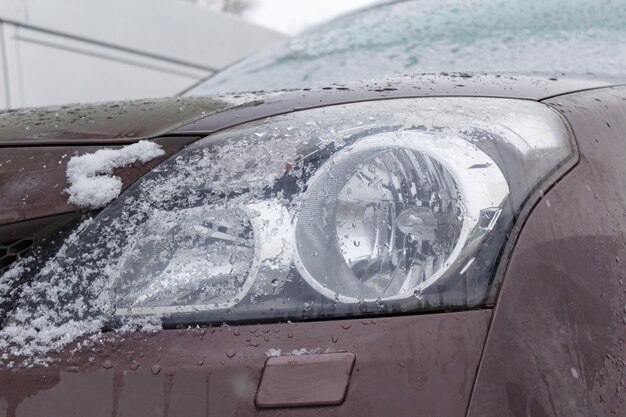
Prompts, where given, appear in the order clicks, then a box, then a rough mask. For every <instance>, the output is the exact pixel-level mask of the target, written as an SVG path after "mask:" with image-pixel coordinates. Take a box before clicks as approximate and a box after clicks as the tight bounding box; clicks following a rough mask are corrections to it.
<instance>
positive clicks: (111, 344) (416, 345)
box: [0, 2, 626, 417]
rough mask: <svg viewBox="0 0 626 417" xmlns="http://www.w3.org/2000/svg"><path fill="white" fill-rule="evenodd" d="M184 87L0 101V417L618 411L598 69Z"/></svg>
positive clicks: (611, 115)
mask: <svg viewBox="0 0 626 417" xmlns="http://www.w3.org/2000/svg"><path fill="white" fill-rule="evenodd" d="M406 3H410V2H406ZM226 75H227V74H226ZM209 82H211V81H210V80H209ZM185 100H192V101H189V102H186V101H185ZM193 100H194V99H193V98H183V99H170V100H165V101H163V102H154V103H153V102H149V101H147V102H145V103H142V106H145V107H146V108H147V110H146V111H142V114H146V116H145V117H143V118H138V117H136V116H135V117H131V118H130V119H128V118H127V113H126V112H125V111H123V110H120V109H119V108H118V107H111V106H110V105H103V106H101V107H97V106H96V108H94V107H90V106H86V107H85V108H77V109H70V111H71V112H69V114H68V115H65V116H64V117H59V115H58V113H59V109H49V110H42V111H39V112H38V113H32V112H31V113H29V112H25V113H23V114H17V115H15V114H5V115H4V116H3V118H4V123H3V124H6V125H7V126H8V127H9V129H7V130H5V132H6V134H4V135H2V139H1V141H0V147H1V150H2V153H1V154H0V155H1V156H0V194H1V195H2V196H3V199H2V204H3V207H2V210H1V215H0V235H1V236H3V238H2V239H1V240H2V243H3V245H4V247H5V248H6V249H3V250H4V252H3V257H0V261H3V262H5V263H4V264H2V267H3V268H4V271H5V275H3V278H2V279H3V281H0V284H3V286H0V290H1V291H3V292H2V295H3V304H2V305H1V306H0V311H1V313H2V317H3V324H2V326H3V328H2V330H1V332H2V339H1V343H2V344H0V353H1V360H2V369H0V410H2V411H3V412H4V413H5V415H7V416H13V415H17V416H36V415H50V416H53V415H59V416H67V415H107V416H109V415H118V416H122V415H133V416H140V415H170V416H173V415H185V416H194V415H199V416H200V415H220V416H222V415H242V416H243V415H309V414H310V415H320V414H322V415H350V416H352V415H355V414H358V415H364V416H367V415H372V416H374V415H397V416H402V415H415V414H416V413H418V414H420V415H444V416H457V415H458V416H462V415H468V416H491V415H493V416H503V415H510V416H515V417H518V416H528V415H530V416H556V415H571V416H576V415H581V416H586V415H621V414H623V413H624V412H625V410H626V409H625V408H624V407H626V405H625V404H624V402H625V401H626V394H625V388H624V374H625V372H626V371H625V361H626V353H625V351H624V338H625V329H626V327H625V326H626V321H625V320H626V316H625V310H624V309H625V308H626V305H625V304H624V303H625V302H624V299H625V297H626V283H625V278H624V275H623V271H622V269H623V266H622V263H623V262H624V260H626V247H625V246H626V244H625V243H624V242H626V240H625V239H624V234H625V232H626V228H625V225H624V218H625V217H626V209H625V208H624V201H626V198H625V197H626V196H625V193H626V191H625V190H624V189H623V188H624V187H623V186H622V184H623V181H622V179H621V178H622V177H623V174H626V173H624V172H623V171H624V169H625V168H624V166H625V165H624V164H623V161H624V160H625V158H626V148H625V147H624V144H623V140H622V139H623V134H624V132H626V117H625V116H626V87H624V86H623V82H621V81H620V80H619V78H615V77H594V76H590V75H584V76H562V75H560V74H559V75H549V76H540V75H532V74H530V75H507V74H470V73H453V74H437V75H428V74H425V75H416V76H406V77H395V78H386V79H380V80H378V81H371V82H368V81H366V82H360V83H345V84H339V83H337V84H334V85H332V84H329V85H325V86H323V87H317V88H313V87H312V88H307V89H300V90H293V91H285V92H281V93H265V92H263V93H257V94H252V95H247V94H241V95H239V97H237V96H236V95H222V96H219V95H216V96H214V98H212V99H204V98H200V99H195V100H199V101H193ZM203 100H204V101H203ZM114 106H115V105H114ZM118 106H119V105H118ZM136 106H137V103H123V104H121V107H127V108H136ZM155 108H158V109H160V110H161V111H159V112H157V111H155V110H154V109H155ZM151 110H152V111H153V112H154V120H155V126H156V124H157V122H159V124H158V127H155V128H154V129H152V130H149V129H148V130H147V129H146V128H145V126H148V127H150V126H151V120H152V119H151V116H150V114H151ZM72 112H78V114H79V115H82V116H85V118H81V117H80V116H79V117H78V119H75V118H74V116H73V115H74V113H72ZM103 116H104V117H107V116H110V117H111V119H107V120H108V122H104V123H103V125H102V126H100V127H99V128H98V129H97V130H95V131H94V130H92V132H93V134H91V135H89V134H86V133H85V132H89V131H88V130H87V131H86V130H85V129H84V127H85V126H89V125H90V124H89V123H86V124H85V122H84V120H85V119H87V121H89V120H90V118H93V120H98V121H101V120H104V119H103ZM29 117H32V120H33V122H34V123H35V122H37V121H39V120H43V121H46V120H52V122H50V123H53V124H56V125H59V124H60V125H61V128H58V127H57V128H56V130H54V132H56V133H55V134H46V132H47V131H48V129H46V128H45V127H43V128H39V131H40V132H42V134H32V131H31V130H30V129H24V130H23V132H24V134H22V135H20V134H19V133H16V131H17V132H19V130H20V129H16V128H15V126H21V125H20V124H19V123H22V124H23V125H25V126H30V124H29V122H28V121H26V122H24V120H25V119H26V120H27V119H28V118H29ZM118 117H122V118H124V117H126V118H127V119H126V120H130V124H128V125H124V129H119V126H120V125H122V124H121V123H119V122H118ZM55 118H58V119H56V120H55ZM182 119H184V123H182V122H180V121H181V120H182ZM76 120H79V121H80V120H82V122H80V123H78V124H77V123H75V121H76ZM163 120H166V121H168V123H171V124H168V123H163ZM169 121H171V122H169ZM134 123H136V124H135V125H134ZM76 126H78V127H76ZM11 127H13V128H12V129H11ZM109 129H110V132H111V134H110V135H108V136H107V135H106V133H103V132H107V131H108V130H109ZM59 132H65V133H59ZM118 132H122V133H118ZM138 144H142V145H140V146H139V147H138V146H137V145H138ZM141 146H142V147H143V148H141ZM105 148H106V149H111V150H112V151H106V152H100V153H98V152H99V151H102V150H104V149H105ZM142 152H143V153H142ZM146 152H147V153H146ZM146 155H147V156H146ZM81 157H82V159H80V158H81ZM144 157H145V158H144ZM74 158H79V159H74ZM142 158H143V159H142ZM70 161H73V162H70ZM91 164H96V165H97V164H101V166H96V167H95V168H94V167H93V166H92V165H91ZM102 164H104V165H102ZM72 167H74V168H75V169H77V170H78V173H79V174H81V175H82V174H84V175H83V176H80V175H79V176H78V180H80V181H83V180H84V181H87V182H86V184H87V185H88V186H86V187H80V186H78V187H76V193H77V194H78V197H85V198H86V199H87V200H80V199H78V200H74V201H87V202H88V203H89V202H93V203H94V205H89V204H87V205H83V206H82V207H81V206H77V205H76V204H72V203H71V202H70V200H69V198H72V197H75V195H74V194H71V193H72V192H73V191H72V188H71V187H72V186H73V185H76V184H78V182H75V181H74V179H73V178H74V176H72V175H69V172H70V171H71V169H72ZM408 167H413V168H412V169H413V170H414V171H415V172H420V174H419V175H411V172H413V171H411V169H409V168H408ZM92 168H93V169H92ZM81 169H82V170H83V171H81ZM103 176H104V177H107V178H105V179H104V180H103V179H102V178H99V177H103ZM116 177H119V179H117V180H116ZM109 178H110V180H109ZM78 180H77V181H78ZM93 181H102V182H96V183H94V182H93ZM90 184H99V185H100V188H98V187H95V189H96V191H103V190H105V191H106V190H108V189H107V187H110V186H111V185H113V186H119V187H120V188H119V189H118V190H117V192H118V193H120V192H121V194H120V195H119V197H117V196H114V197H113V199H112V200H106V199H102V198H103V197H102V195H100V194H101V193H98V192H94V187H92V186H91V185H90ZM78 185H80V184H78ZM90 187H91V188H90ZM67 190H70V191H67ZM68 194H69V196H68ZM5 196H6V197H5ZM107 196H108V194H107V195H106V196H105V197H107ZM351 196H352V197H351ZM355 196H356V197H355ZM96 197H97V198H96ZM107 198H108V197H107ZM95 202H98V204H100V203H102V204H100V205H95ZM103 206H104V208H103V209H100V207H103ZM378 213H382V214H378ZM390 213H391V214H390ZM357 214H358V215H357ZM372 231H375V233H374V232H372ZM387 231H389V233H387ZM391 232H393V233H391ZM4 236H7V237H4ZM20 242H26V243H22V244H20ZM378 242H381V243H378ZM30 245H32V246H33V248H34V249H33V251H32V252H27V250H28V246H30ZM366 247H368V248H369V247H371V248H381V249H375V250H374V249H373V250H371V251H369V252H367V253H366V254H365V255H366V257H365V259H367V260H368V261H367V263H364V262H363V261H362V259H364V258H363V257H364V256H365V255H364V252H363V251H364V248H366ZM385 251H389V253H391V254H390V255H389V256H387V257H385V256H383V254H384V253H387V252H385ZM441 258H443V260H441ZM355 259H357V261H355ZM225 260H226V261H225ZM418 260H419V262H418ZM176 268H178V269H176ZM172 270H174V272H172ZM177 271H178V273H177ZM251 271H254V272H253V273H252V272H251ZM7 277H8V278H7ZM181 277H182V278H184V279H181ZM207 277H208V278H207ZM355 278H356V281H355ZM215 288H218V290H215Z"/></svg>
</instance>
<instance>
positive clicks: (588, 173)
mask: <svg viewBox="0 0 626 417" xmlns="http://www.w3.org/2000/svg"><path fill="white" fill-rule="evenodd" d="M453 78H454V79H456V80H458V81H459V82H458V84H459V85H460V84H461V83H464V85H463V86H456V85H454V84H451V79H453ZM495 78H500V77H496V76H478V77H470V76H467V77H466V76H457V77H448V76H444V77H437V76H431V77H430V80H431V82H430V83H426V82H425V80H426V79H428V77H426V78H424V77H417V78H413V80H414V82H415V87H414V88H413V89H412V90H411V91H408V92H407V91H403V87H402V86H401V85H400V84H396V85H393V84H390V85H387V84H385V87H381V88H371V89H370V90H368V91H365V90H360V91H359V92H353V91H352V90H344V89H343V88H344V87H333V88H332V89H330V90H320V91H317V92H307V91H303V92H298V93H296V92H290V93H287V94H286V97H287V99H286V100H285V101H284V102H282V100H281V96H276V97H270V98H264V99H263V100H264V101H259V102H255V103H253V104H251V105H243V106H240V107H236V108H233V109H231V110H228V111H224V112H222V113H216V114H214V115H212V116H209V117H207V118H205V119H203V120H200V121H198V122H196V123H194V124H191V125H189V126H187V127H184V128H181V129H178V130H177V131H176V132H172V133H171V134H172V135H191V136H195V135H203V134H208V133H210V132H214V131H218V130H222V129H223V128H226V127H228V126H232V125H236V124H240V123H243V122H246V121H249V120H255V119H258V118H262V117H266V116H268V115H272V114H280V113H285V112H289V111H293V110H297V109H300V108H305V107H316V106H320V105H330V104H333V103H339V102H345V101H364V100H378V99H389V98H394V97H409V96H410V97H413V96H419V95H421V96H426V95H429V94H430V95H472V96H481V95H486V96H496V97H517V98H523V99H534V100H539V99H543V98H549V97H551V96H554V95H558V94H563V93H566V92H567V89H558V88H556V89H550V86H551V85H552V84H551V83H555V84H554V85H557V84H559V83H560V82H565V81H561V80H557V81H554V80H549V79H539V80H533V79H531V78H527V77H520V78H515V77H511V78H510V79H509V81H507V83H506V84H505V85H499V84H498V83H497V82H496V81H495ZM438 79H439V81H437V80H438ZM417 80H421V81H417ZM493 83H495V84H493ZM383 84H384V83H383ZM433 85H434V86H433ZM437 85H440V86H443V87H437ZM525 85H526V87H525ZM606 85H610V83H607V84H602V85H597V84H596V85H593V84H584V83H583V84H576V87H574V86H573V85H570V86H572V91H573V90H585V89H588V88H593V87H598V86H600V87H606ZM537 86H539V87H537ZM385 88H386V89H385ZM396 88H397V89H396ZM377 90H378V91H377ZM420 90H421V92H420ZM529 91H530V92H534V93H529ZM624 91H625V89H623V88H622V89H608V88H607V89H600V90H593V91H590V92H586V93H580V94H578V95H576V94H574V95H571V96H567V97H558V98H555V99H552V100H548V103H549V104H551V105H554V106H556V107H557V108H559V109H560V110H561V111H562V112H563V114H564V115H565V117H566V118H568V119H569V120H570V122H571V124H572V126H573V128H574V133H575V135H576V137H577V140H578V141H579V143H580V150H581V161H580V163H579V165H578V166H576V167H575V168H574V169H573V170H572V171H571V172H570V173H569V174H567V176H566V177H565V178H564V179H562V180H561V181H560V182H559V183H558V184H557V185H556V186H555V187H554V189H553V190H551V191H549V192H547V194H546V196H545V198H544V199H543V200H542V201H541V202H540V203H539V204H538V206H537V207H536V208H535V210H534V211H533V212H532V213H531V214H530V216H529V217H528V219H527V221H526V224H525V226H524V228H523V229H522V233H521V235H520V237H519V240H518V242H517V244H516V247H515V249H514V251H513V253H512V255H511V260H510V264H509V267H508V269H507V272H506V275H505V277H504V283H505V284H504V287H503V289H502V291H501V294H500V297H499V300H498V304H497V307H496V310H495V313H494V318H493V321H492V323H491V328H490V330H489V336H488V337H486V334H487V327H488V326H489V323H490V319H491V312H490V310H479V311H468V312H456V313H442V314H432V315H414V316H405V317H387V318H377V319H376V320H373V321H372V320H370V319H362V320H343V321H342V320H332V321H323V322H310V323H309V322H303V323H295V324H289V323H287V324H266V325H258V326H236V327H222V328H214V329H197V330H194V329H191V330H164V331H161V332H159V333H158V334H156V335H152V336H146V335H144V334H135V335H131V336H129V337H126V338H125V339H122V336H110V337H111V338H112V339H111V340H110V341H109V342H107V343H106V344H105V345H104V346H102V347H101V348H98V349H97V350H96V351H90V350H84V351H82V352H80V353H78V354H76V355H68V354H66V353H61V354H59V355H58V357H59V362H58V363H56V364H53V365H52V366H51V367H49V368H43V367H35V368H32V369H21V370H18V371H14V370H10V369H2V370H0V410H2V409H3V408H2V407H3V406H4V407H5V409H6V412H5V413H6V415H7V416H13V415H17V416H20V415H22V416H34V415H49V416H54V415H63V416H66V415H90V416H98V415H106V416H123V415H132V416H143V415H146V416H155V415H164V416H165V415H168V416H177V415H184V416H193V415H215V416H229V415H240V416H247V415H286V416H289V415H298V416H301V415H305V416H306V415H312V416H313V415H315V416H317V415H320V414H321V415H336V416H344V415H345V416H354V415H360V416H370V415H371V416H380V415H389V416H403V415H407V416H408V415H410V416H414V415H423V416H431V415H432V416H446V417H455V416H464V415H466V412H467V407H468V404H469V402H470V393H471V390H472V387H473V397H472V400H471V408H470V410H469V417H474V416H476V417H478V416H489V415H498V416H513V417H518V416H556V415H594V414H593V412H596V414H598V415H620V414H619V413H620V412H621V413H622V415H623V407H624V405H623V404H624V401H625V394H624V389H623V384H624V347H623V343H624V323H623V320H624V310H623V308H624V305H623V297H624V288H623V282H624V280H623V278H622V277H623V273H622V271H621V268H620V267H621V264H620V263H619V262H618V260H623V261H626V254H625V253H624V250H625V249H624V232H623V230H624V229H623V227H622V226H620V225H621V224H622V223H621V222H622V220H623V216H624V212H625V210H624V206H623V205H620V203H622V204H623V201H624V198H623V197H624V193H626V191H623V192H622V190H621V189H618V190H615V189H614V188H615V187H621V182H620V180H619V179H617V180H616V179H615V173H620V172H622V171H624V170H625V169H626V164H623V163H622V165H620V166H619V168H618V167H617V164H618V163H620V161H624V160H626V144H625V143H623V141H622V143H620V142H619V141H618V139H621V138H623V136H624V135H623V134H622V135H620V132H626V125H625V123H626V122H625V120H626V117H624V115H625V114H626V101H624V96H625V93H624ZM429 92H430V93H429ZM507 92H508V94H507ZM603 94H605V95H607V96H606V97H605V99H606V102H603V101H596V100H595V99H596V98H600V99H601V100H602V97H603V96H602V95H603ZM296 96H302V98H301V99H300V98H297V97H296ZM579 97H580V98H579ZM610 97H611V98H610ZM577 100H580V101H577ZM281 103H282V105H284V107H283V108H282V109H281ZM558 103H561V105H560V106H559V105H558ZM267 106H269V107H267ZM606 106H608V107H606ZM602 123H604V127H603V126H602ZM609 126H610V127H609ZM595 138H597V139H598V141H599V142H600V143H595V140H596V139H595ZM603 143H608V144H609V145H602V144H603ZM603 146H605V147H604V148H603ZM607 161H610V163H609V162H607ZM585 181H590V182H589V183H588V184H587V183H586V182H585ZM585 185H589V188H591V191H588V190H587V188H586V187H585ZM592 185H593V186H596V188H592ZM594 190H595V191H597V196H601V197H605V196H607V197H610V198H611V199H612V200H611V201H610V204H607V203H605V202H603V201H595V200H594V198H596V197H594ZM620 197H621V199H620ZM570 201H573V202H574V204H568V202H570ZM546 202H550V207H548V205H547V203H546ZM557 210H560V211H558V212H557ZM623 261H622V262H623ZM536 277H542V278H544V277H545V278H544V279H543V280H542V281H540V282H539V284H540V285H537V281H536V279H537V278H536ZM550 277H554V279H553V280H550V279H548V278H550ZM533 278H534V280H533V281H531V280H532V279H533ZM592 279H596V280H599V281H600V282H601V283H600V284H596V283H595V282H594V281H592ZM620 280H621V281H620ZM594 284H596V285H594ZM583 295H584V296H583ZM585 296H586V297H585ZM534 300H536V301H535V302H534ZM598 303H599V304H598ZM620 303H622V304H620ZM590 338H591V339H590ZM485 340H487V343H486V345H485ZM483 346H484V351H483ZM598 346H600V348H598ZM301 348H306V349H308V350H309V351H310V350H314V349H318V348H319V349H320V352H324V351H325V350H326V349H331V350H333V351H340V352H341V351H344V352H351V353H354V355H355V365H354V366H355V367H354V370H353V373H352V377H351V380H350V382H349V386H348V392H347V396H346V399H345V402H344V403H343V404H341V405H338V406H325V407H305V408H294V409H284V408H277V409H260V408H258V407H255V404H254V400H255V395H256V390H257V387H258V384H259V380H260V377H261V373H262V369H263V366H264V363H265V360H266V352H267V351H268V350H269V349H281V351H282V352H283V354H285V353H286V352H292V351H294V350H296V351H297V350H298V349H301ZM542 349H543V350H542ZM481 353H482V356H481ZM479 358H482V359H481V365H480V371H479V373H478V377H477V378H476V367H477V366H478V361H479ZM572 364H576V365H578V367H575V369H576V370H577V372H578V375H579V379H576V380H573V379H572V378H573V373H572V370H571V369H570V368H568V366H569V365H572ZM567 372H569V375H570V377H569V378H568V377H567V375H568V374H567ZM564 383H567V384H569V385H568V386H562V385H561V384H564ZM294 389H297V387H294ZM559 389H561V390H562V392H561V393H559V394H557V390H559ZM585 389H589V390H590V391H589V392H588V393H587V394H586V393H585V392H584V390H585ZM570 394H572V395H575V396H576V397H575V398H573V399H572V398H571V397H568V395H570ZM603 401H604V402H603ZM572 404H575V405H576V406H579V407H581V408H580V409H578V410H575V409H574V408H575V407H574V406H573V405H572ZM585 407H587V408H585ZM620 407H621V408H620ZM572 410H574V412H573V413H572V414H567V413H570V412H571V411H572ZM611 412H615V413H617V414H610V413H611Z"/></svg>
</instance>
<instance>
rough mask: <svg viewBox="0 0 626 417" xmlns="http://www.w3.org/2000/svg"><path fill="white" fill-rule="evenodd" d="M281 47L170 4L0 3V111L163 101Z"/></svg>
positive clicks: (217, 16) (112, 0)
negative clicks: (231, 66)
mask: <svg viewBox="0 0 626 417" xmlns="http://www.w3.org/2000/svg"><path fill="white" fill-rule="evenodd" d="M283 38H284V36H283V35H281V34H278V33H277V32H273V31H271V30H268V29H264V28H261V27H258V26H255V25H253V24H250V23H247V22H245V21H243V20H241V19H239V18H238V17H235V16H231V15H227V14H223V13H218V12H213V11H209V10H204V9H201V8H198V7H196V6H194V5H192V4H188V3H184V2H176V1H171V0H2V1H0V106H2V107H3V108H6V107H11V108H15V107H24V106H41V105H50V104H63V103H68V102H77V101H103V100H117V99H125V98H143V97H158V96H167V95H172V94H175V93H177V92H179V91H181V90H183V89H184V88H186V87H187V86H189V85H191V84H193V83H195V82H197V81H199V80H200V79H202V78H204V77H206V76H207V75H210V74H211V73H213V72H214V71H216V70H219V69H222V68H224V67H226V66H227V65H229V64H230V63H232V62H234V61H237V60H239V59H241V58H243V57H244V56H246V55H248V54H250V53H252V52H255V51H256V50H258V49H261V48H263V47H265V46H267V45H270V44H272V43H275V42H277V41H280V40H282V39H283Z"/></svg>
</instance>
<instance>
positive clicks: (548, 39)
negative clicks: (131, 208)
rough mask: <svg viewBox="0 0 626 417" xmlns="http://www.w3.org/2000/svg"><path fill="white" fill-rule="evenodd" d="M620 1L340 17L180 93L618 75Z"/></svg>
mask: <svg viewBox="0 0 626 417" xmlns="http://www.w3.org/2000/svg"><path fill="white" fill-rule="evenodd" d="M625 22H626V0H594V1H588V0H552V1H545V0H482V1H480V0H479V1H466V0H463V1H461V0H424V1H400V2H392V3H389V4H383V5H378V6H375V7H372V8H370V9H365V10H362V11H359V12H356V13H353V14H349V15H346V16H343V17H341V18H339V19H336V20H334V21H331V22H329V23H327V24H325V25H323V26H320V27H317V28H315V29H313V30H311V31H308V32H306V33H304V34H302V35H300V36H298V37H295V38H293V39H291V40H289V41H288V42H286V43H285V44H283V45H281V46H279V47H275V48H272V49H270V50H266V51H262V52H260V53H258V54H255V55H253V56H251V57H249V58H247V59H245V60H243V61H241V62H239V63H238V64H236V65H234V66H232V67H230V68H228V69H227V70H225V71H222V72H221V73H218V74H217V75H215V76H213V77H212V78H210V79H208V80H206V81H204V82H203V83H201V84H199V85H198V86H196V87H195V88H193V89H192V90H190V91H189V92H188V94H194V95H195V94H211V93H228V92H244V91H259V90H280V89H290V88H306V87H320V86H323V85H325V84H329V83H344V82H350V81H357V80H366V79H375V78H382V77H385V76H390V75H403V74H411V73H421V72H441V71H451V72H452V71H469V72H483V71H484V72H542V73H550V74H560V73H569V74H585V73H596V74H606V75H618V74H624V73H626V70H625V66H626V65H625V64H626V25H625V24H624V23H625Z"/></svg>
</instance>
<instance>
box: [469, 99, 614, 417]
mask: <svg viewBox="0 0 626 417" xmlns="http://www.w3.org/2000/svg"><path fill="white" fill-rule="evenodd" d="M547 104H549V105H551V106H553V107H555V108H556V109H557V110H559V111H560V112H561V113H562V114H563V115H564V116H565V117H566V118H567V119H568V120H569V122H570V124H571V126H572V128H573V130H574V134H575V136H576V139H577V142H578V146H579V149H580V155H581V158H580V162H579V163H578V165H577V166H576V168H575V169H573V170H572V171H571V172H570V173H569V174H568V175H566V176H565V177H564V178H563V179H562V180H561V181H559V183H558V184H557V185H556V186H554V188H553V189H552V190H551V191H550V192H549V193H547V194H546V195H545V197H544V199H543V200H542V201H541V202H540V203H539V204H538V205H537V207H535V209H534V211H533V213H532V215H531V216H530V217H529V218H528V220H527V221H526V223H525V225H524V228H523V229H522V232H521V234H520V236H519V239H518V241H517V244H516V246H515V250H514V252H513V256H512V257H511V260H510V262H509V265H508V270H507V273H506V275H505V277H504V281H503V286H502V289H501V291H500V294H499V298H498V300H497V304H496V307H495V311H494V316H493V320H492V323H491V327H490V330H489V337H488V339H487V343H486V346H485V351H484V353H483V359H482V362H481V366H480V372H479V374H478V377H477V380H476V388H475V392H474V395H473V398H472V403H471V407H470V410H469V414H468V417H490V416H494V417H495V416H498V417H500V416H512V417H526V416H533V417H543V416H568V417H575V416H581V417H582V416H626V386H625V380H626V348H625V346H624V344H625V343H626V267H625V264H624V263H625V262H626V187H625V186H624V184H626V180H625V179H626V88H624V87H618V88H612V89H603V90H594V91H589V92H584V93H578V94H573V95H568V96H562V97H557V98H554V99H551V100H548V101H547Z"/></svg>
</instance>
